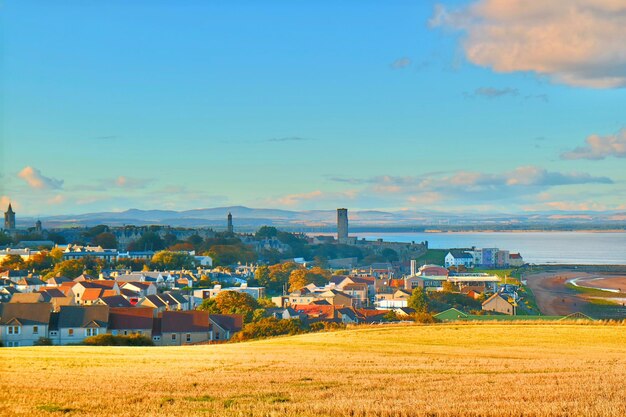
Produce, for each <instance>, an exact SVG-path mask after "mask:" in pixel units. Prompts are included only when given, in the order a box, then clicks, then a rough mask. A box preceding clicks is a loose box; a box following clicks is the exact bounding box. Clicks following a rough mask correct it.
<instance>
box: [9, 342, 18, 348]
mask: <svg viewBox="0 0 626 417" xmlns="http://www.w3.org/2000/svg"><path fill="white" fill-rule="evenodd" d="M19 345H20V342H7V347H19Z"/></svg>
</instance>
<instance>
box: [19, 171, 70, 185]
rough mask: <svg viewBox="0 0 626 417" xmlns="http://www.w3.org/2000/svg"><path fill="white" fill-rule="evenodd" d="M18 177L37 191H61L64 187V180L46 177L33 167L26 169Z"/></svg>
mask: <svg viewBox="0 0 626 417" xmlns="http://www.w3.org/2000/svg"><path fill="white" fill-rule="evenodd" d="M17 176H18V177H20V178H21V179H23V180H24V181H26V183H27V184H28V185H29V186H30V187H31V188H35V189H37V190H46V189H59V188H61V187H62V186H63V180H57V179H54V178H50V177H46V176H44V175H43V174H42V173H41V171H39V170H38V169H37V168H33V167H31V166H26V167H24V169H22V170H21V171H20V172H19V173H18V174H17Z"/></svg>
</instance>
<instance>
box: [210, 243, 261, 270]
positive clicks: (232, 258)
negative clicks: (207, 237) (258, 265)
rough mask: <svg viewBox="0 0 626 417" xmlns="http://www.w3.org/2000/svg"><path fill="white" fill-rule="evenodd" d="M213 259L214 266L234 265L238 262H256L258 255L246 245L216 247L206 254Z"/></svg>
mask: <svg viewBox="0 0 626 417" xmlns="http://www.w3.org/2000/svg"><path fill="white" fill-rule="evenodd" d="M206 254H207V255H209V256H210V257H211V259H213V264H214V265H221V266H227V265H233V264H236V263H238V262H241V263H248V262H254V261H255V260H256V254H255V253H254V252H253V251H252V250H251V249H250V248H248V247H246V246H245V245H242V244H241V243H240V244H236V245H215V246H212V247H211V249H209V250H208V251H207V252H206Z"/></svg>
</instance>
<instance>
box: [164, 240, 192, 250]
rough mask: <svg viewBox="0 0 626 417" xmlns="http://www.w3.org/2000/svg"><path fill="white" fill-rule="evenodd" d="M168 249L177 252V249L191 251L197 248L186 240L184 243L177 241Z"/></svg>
mask: <svg viewBox="0 0 626 417" xmlns="http://www.w3.org/2000/svg"><path fill="white" fill-rule="evenodd" d="M167 250H171V251H175V252H177V251H186V252H189V251H192V250H195V248H194V246H193V245H192V244H191V243H189V242H184V243H176V244H174V245H172V246H170V247H168V248H167Z"/></svg>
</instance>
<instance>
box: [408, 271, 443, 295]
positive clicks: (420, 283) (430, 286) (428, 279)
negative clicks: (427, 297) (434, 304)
mask: <svg viewBox="0 0 626 417" xmlns="http://www.w3.org/2000/svg"><path fill="white" fill-rule="evenodd" d="M446 281H448V275H447V274H446V275H414V276H409V277H406V278H405V279H404V289H405V290H407V291H413V290H414V289H415V288H422V289H423V290H425V291H441V290H443V283H444V282H446Z"/></svg>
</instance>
